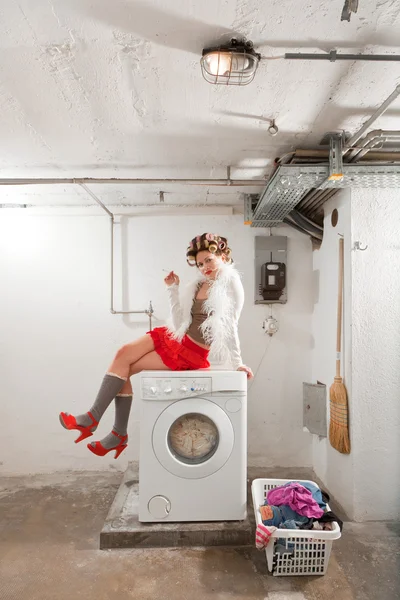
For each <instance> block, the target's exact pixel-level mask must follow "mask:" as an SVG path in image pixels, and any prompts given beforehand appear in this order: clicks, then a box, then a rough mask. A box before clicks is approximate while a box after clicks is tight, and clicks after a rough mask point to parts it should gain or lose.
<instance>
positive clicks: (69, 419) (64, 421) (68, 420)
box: [59, 412, 98, 444]
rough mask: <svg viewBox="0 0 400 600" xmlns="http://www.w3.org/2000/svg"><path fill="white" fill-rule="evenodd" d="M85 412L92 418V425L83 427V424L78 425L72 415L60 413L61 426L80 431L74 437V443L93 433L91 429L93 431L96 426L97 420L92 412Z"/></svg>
mask: <svg viewBox="0 0 400 600" xmlns="http://www.w3.org/2000/svg"><path fill="white" fill-rule="evenodd" d="M87 414H88V415H89V417H90V418H91V420H92V425H89V426H88V427H84V426H83V425H78V423H77V422H76V419H75V417H74V416H73V415H69V414H68V413H65V412H62V413H60V416H59V419H60V423H61V425H62V426H63V427H65V429H77V430H78V431H80V432H81V435H80V436H78V437H77V438H76V440H75V444H77V443H78V442H81V441H82V440H85V439H86V438H88V437H90V436H91V435H93V431H95V430H96V428H97V425H98V422H97V421H96V419H95V418H94V416H93V415H92V413H90V412H88V413H87Z"/></svg>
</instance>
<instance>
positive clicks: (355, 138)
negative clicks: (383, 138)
mask: <svg viewBox="0 0 400 600" xmlns="http://www.w3.org/2000/svg"><path fill="white" fill-rule="evenodd" d="M399 95H400V85H398V86H397V87H396V88H395V90H394V91H393V92H392V93H391V94H390V96H389V97H388V98H386V100H385V102H384V103H383V104H381V106H380V107H379V108H378V109H377V110H376V111H375V112H374V113H373V114H372V116H371V117H370V118H369V119H368V121H366V122H365V123H364V125H363V126H362V127H361V129H359V131H357V133H355V134H354V135H353V137H351V138H350V139H349V140H347V142H346V146H347V149H345V150H344V152H343V156H345V155H346V154H347V152H348V150H349V147H351V146H354V145H355V143H356V142H357V141H358V140H359V139H360V137H361V136H362V135H363V134H364V132H365V131H367V129H368V128H369V127H370V126H371V125H372V123H374V122H375V121H376V120H377V119H378V117H380V116H381V115H383V113H384V112H385V110H386V109H387V108H388V107H389V106H390V105H391V104H392V102H393V101H394V100H396V98H397V97H398V96H399Z"/></svg>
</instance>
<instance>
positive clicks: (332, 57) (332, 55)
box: [285, 50, 400, 62]
mask: <svg viewBox="0 0 400 600" xmlns="http://www.w3.org/2000/svg"><path fill="white" fill-rule="evenodd" d="M285 58H286V59H289V60H293V59H295V60H329V61H330V62H335V61H337V60H377V61H381V62H385V61H388V62H391V61H396V62H397V61H400V54H339V53H338V52H337V51H336V50H331V51H330V52H326V53H325V54H315V53H312V54H307V53H302V52H295V53H293V52H287V53H286V54H285Z"/></svg>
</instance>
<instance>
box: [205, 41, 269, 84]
mask: <svg viewBox="0 0 400 600" xmlns="http://www.w3.org/2000/svg"><path fill="white" fill-rule="evenodd" d="M260 59H261V54H258V53H257V52H255V51H254V49H253V44H252V42H250V41H241V42H240V41H238V40H236V39H234V38H233V39H232V40H231V41H230V43H229V44H224V45H223V44H222V45H220V46H217V47H214V48H205V49H204V50H203V56H202V57H201V60H200V65H201V72H202V74H203V77H204V79H205V80H206V81H208V83H212V84H214V85H248V84H249V83H250V82H251V81H253V79H254V76H255V74H256V71H257V67H258V63H259V61H260Z"/></svg>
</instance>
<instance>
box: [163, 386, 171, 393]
mask: <svg viewBox="0 0 400 600" xmlns="http://www.w3.org/2000/svg"><path fill="white" fill-rule="evenodd" d="M171 392H172V387H167V388H165V390H164V393H165V394H170V393H171Z"/></svg>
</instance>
